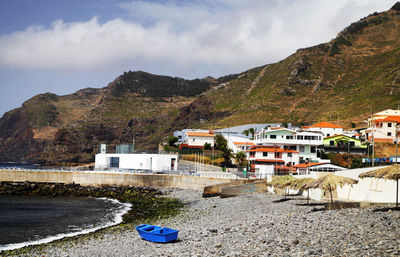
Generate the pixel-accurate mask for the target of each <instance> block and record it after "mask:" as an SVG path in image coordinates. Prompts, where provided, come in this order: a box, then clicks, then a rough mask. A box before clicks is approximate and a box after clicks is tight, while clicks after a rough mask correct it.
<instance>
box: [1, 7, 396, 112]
mask: <svg viewBox="0 0 400 257" xmlns="http://www.w3.org/2000/svg"><path fill="white" fill-rule="evenodd" d="M395 2H396V1H395V0H393V1H392V0H336V1H331V0H269V1H265V0H250V1H249V0H190V1H176V0H160V1H145V0H142V1H129V0H125V1H122V0H120V1H118V0H97V1H95V0H69V1H63V0H4V1H0V116H1V115H2V114H3V113H4V112H6V111H8V110H11V109H13V108H16V107H19V106H21V104H22V103H23V102H24V101H26V100H27V99H29V98H31V97H33V96H34V95H36V94H39V93H45V92H53V93H56V94H59V95H63V94H70V93H73V92H75V91H76V90H79V89H82V88H85V87H104V86H107V84H108V83H109V82H111V81H113V80H114V79H115V78H116V77H117V76H118V75H120V74H122V73H123V72H124V71H128V70H132V71H133V70H144V71H147V72H151V73H155V74H165V75H170V76H179V77H184V78H188V79H191V78H201V77H205V76H208V75H210V76H214V77H219V76H223V75H227V74H231V73H238V72H241V71H244V70H246V69H249V68H252V67H255V66H260V65H264V64H267V63H272V62H276V61H279V60H281V59H283V58H285V57H286V56H288V55H290V54H292V53H293V52H294V51H296V49H298V48H302V47H308V46H312V45H315V44H319V43H322V42H327V41H329V40H331V39H332V38H334V37H335V36H336V34H337V33H338V32H339V31H340V30H342V29H343V28H344V27H346V26H347V25H349V24H350V23H351V22H354V21H357V20H359V19H360V18H362V17H364V16H366V15H368V14H370V13H372V12H374V11H378V12H380V11H384V10H387V9H389V8H390V7H391V6H392V5H393V4H394V3H395Z"/></svg>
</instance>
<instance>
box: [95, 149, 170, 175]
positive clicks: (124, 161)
mask: <svg viewBox="0 0 400 257" xmlns="http://www.w3.org/2000/svg"><path fill="white" fill-rule="evenodd" d="M117 169H127V170H149V171H153V172H154V171H176V170H177V169H178V155H175V154H141V153H137V154H117V153H99V154H96V157H95V170H117Z"/></svg>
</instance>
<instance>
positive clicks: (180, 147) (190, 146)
mask: <svg viewBox="0 0 400 257" xmlns="http://www.w3.org/2000/svg"><path fill="white" fill-rule="evenodd" d="M184 147H185V148H193V149H203V146H202V145H188V144H180V145H179V149H181V150H182V148H184Z"/></svg>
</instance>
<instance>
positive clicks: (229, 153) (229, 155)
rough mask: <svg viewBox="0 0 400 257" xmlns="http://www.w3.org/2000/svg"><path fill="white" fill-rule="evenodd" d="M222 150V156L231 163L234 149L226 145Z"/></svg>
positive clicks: (226, 161)
mask: <svg viewBox="0 0 400 257" xmlns="http://www.w3.org/2000/svg"><path fill="white" fill-rule="evenodd" d="M220 150H221V151H222V157H223V158H224V160H225V163H227V164H231V163H232V160H231V158H232V156H233V152H232V149H230V148H229V147H227V146H225V147H223V148H222V149H220Z"/></svg>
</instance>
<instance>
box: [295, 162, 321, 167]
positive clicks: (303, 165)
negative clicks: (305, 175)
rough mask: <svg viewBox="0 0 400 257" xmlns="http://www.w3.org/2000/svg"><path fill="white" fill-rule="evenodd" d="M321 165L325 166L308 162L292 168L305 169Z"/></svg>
mask: <svg viewBox="0 0 400 257" xmlns="http://www.w3.org/2000/svg"><path fill="white" fill-rule="evenodd" d="M321 164H326V163H324V162H309V163H300V164H297V165H294V166H293V167H294V168H307V167H312V166H318V165H321Z"/></svg>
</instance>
